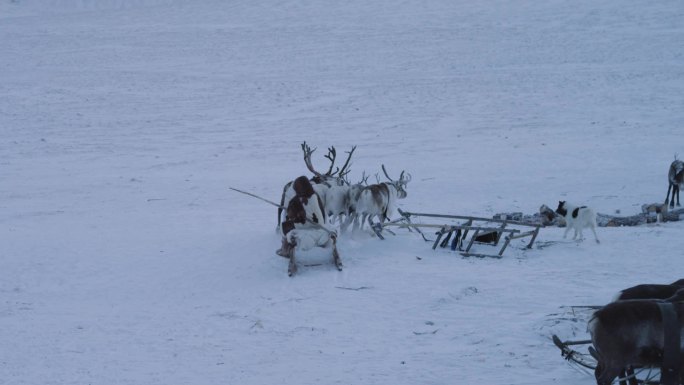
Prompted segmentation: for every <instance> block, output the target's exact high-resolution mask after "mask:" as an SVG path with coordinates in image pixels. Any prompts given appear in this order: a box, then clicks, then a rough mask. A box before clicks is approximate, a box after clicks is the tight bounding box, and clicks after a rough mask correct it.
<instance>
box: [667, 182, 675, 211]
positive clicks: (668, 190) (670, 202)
mask: <svg viewBox="0 0 684 385" xmlns="http://www.w3.org/2000/svg"><path fill="white" fill-rule="evenodd" d="M670 190H672V183H670V185H669V186H667V195H665V204H668V202H669V204H670V207H674V191H672V201H670Z"/></svg>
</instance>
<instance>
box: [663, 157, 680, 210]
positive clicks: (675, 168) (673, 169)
mask: <svg viewBox="0 0 684 385" xmlns="http://www.w3.org/2000/svg"><path fill="white" fill-rule="evenodd" d="M667 180H668V182H669V185H668V187H667V195H665V205H667V204H668V202H669V204H670V207H674V205H675V195H676V196H677V206H679V189H680V187H681V186H682V184H684V162H682V161H681V160H679V159H677V156H676V155H675V160H674V161H673V162H672V164H670V169H669V171H668V173H667ZM670 190H671V191H672V200H670Z"/></svg>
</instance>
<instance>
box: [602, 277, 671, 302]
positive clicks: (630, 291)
mask: <svg viewBox="0 0 684 385" xmlns="http://www.w3.org/2000/svg"><path fill="white" fill-rule="evenodd" d="M682 288H684V279H680V280H677V281H675V282H672V283H671V284H669V285H662V284H641V285H636V286H632V287H630V288H627V289H624V290H622V291H620V292H619V293H618V294H617V296H615V298H614V299H613V302H615V301H624V300H629V299H667V298H670V297H672V296H673V295H675V293H676V292H677V291H679V289H682Z"/></svg>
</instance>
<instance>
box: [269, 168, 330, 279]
mask: <svg viewBox="0 0 684 385" xmlns="http://www.w3.org/2000/svg"><path fill="white" fill-rule="evenodd" d="M292 188H293V190H294V191H295V196H294V197H293V198H292V199H290V201H289V202H288V205H287V216H286V220H285V221H284V222H283V224H282V230H283V239H282V246H281V247H280V249H279V250H277V251H276V254H278V255H280V256H282V257H285V258H289V259H290V263H289V265H288V269H287V273H288V275H289V276H293V275H294V274H295V273H296V272H297V263H296V258H295V249H297V250H301V251H306V250H310V249H312V248H314V247H327V246H328V245H332V256H333V263H334V264H335V266H336V267H337V269H338V270H342V261H341V260H340V255H339V253H338V251H337V234H336V233H335V232H334V231H330V230H329V229H328V228H327V227H326V223H325V212H324V211H323V204H322V202H321V199H320V197H319V196H318V194H317V193H316V192H315V191H314V189H313V186H312V185H311V182H310V181H309V180H308V179H307V178H306V177H305V176H300V177H299V178H297V179H295V180H294V181H293V183H292Z"/></svg>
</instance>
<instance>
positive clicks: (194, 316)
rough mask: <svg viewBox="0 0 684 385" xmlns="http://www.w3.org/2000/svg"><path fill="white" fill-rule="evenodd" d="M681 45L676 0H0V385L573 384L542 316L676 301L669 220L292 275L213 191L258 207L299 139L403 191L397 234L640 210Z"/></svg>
mask: <svg viewBox="0 0 684 385" xmlns="http://www.w3.org/2000/svg"><path fill="white" fill-rule="evenodd" d="M682 42H684V7H683V6H682V3H681V1H676V0H671V1H670V0H664V1H657V2H652V1H629V0H628V1H583V0H580V1H556V0H550V1H525V0H521V1H457V0H434V1H422V0H408V1H387V0H378V1H362V0H349V1H295V0H281V1H219V0H205V1H192V2H191V1H180V0H0V134H1V135H0V384H7V385H10V384H11V385H15V384H32V385H52V384H55V385H57V384H60V385H62V384H98V385H118V384H127V385H128V384H130V385H134V384H135V385H139V384H145V385H153V384H164V385H169V384H197V385H205V384H206V385H213V384H221V385H225V384H254V385H257V384H258V385H261V384H364V385H371V384H456V383H460V384H507V385H508V384H551V383H553V384H559V385H570V384H573V385H574V384H592V383H594V379H593V377H592V376H591V375H590V374H586V373H581V372H578V371H576V370H574V369H573V368H572V367H571V366H569V365H568V364H567V363H566V362H565V361H564V360H563V358H562V357H561V356H560V352H559V351H558V349H556V347H555V346H553V344H552V343H551V341H550V336H551V335H552V334H553V333H557V334H559V335H560V336H561V337H562V338H576V339H584V338H586V336H587V334H586V333H585V323H584V322H585V321H584V319H583V318H582V317H579V318H578V317H576V316H575V315H572V314H570V315H568V314H567V311H568V310H567V309H568V308H562V307H561V306H571V305H601V304H604V303H606V302H608V301H609V300H610V299H611V298H612V296H613V295H614V294H615V293H616V292H617V291H619V290H620V289H623V288H626V287H629V286H632V285H635V284H639V283H669V282H671V281H674V280H676V279H680V278H684V268H683V266H684V265H683V263H682V261H683V259H682V257H683V250H684V223H682V222H668V223H664V224H662V223H659V224H653V225H647V226H640V227H629V228H600V229H599V232H598V234H599V237H600V239H601V243H600V244H596V243H595V242H594V241H593V240H592V236H591V233H590V232H589V233H586V232H585V236H587V240H585V241H584V242H575V241H572V240H570V239H567V240H563V239H562V235H563V229H561V228H544V229H542V231H541V233H540V236H539V238H538V243H537V244H536V245H535V247H534V248H533V249H531V250H525V249H524V244H525V243H524V242H525V241H524V240H519V241H517V242H514V243H513V244H512V246H511V247H510V248H509V250H507V251H506V253H505V255H504V258H502V259H499V260H497V259H473V258H470V259H468V258H463V257H461V255H460V254H457V253H455V252H452V251H449V250H448V249H438V250H436V251H433V250H432V249H431V244H430V243H427V242H424V241H423V240H422V239H421V238H420V237H418V236H417V235H416V234H414V233H409V232H407V231H404V230H398V232H397V235H396V236H388V238H387V239H386V240H384V241H381V240H379V239H377V238H376V237H372V236H371V235H370V234H369V233H357V234H355V235H353V236H352V235H347V234H343V235H341V236H340V238H339V241H338V246H339V249H340V253H341V256H342V260H343V263H344V270H343V271H342V272H338V271H337V270H336V269H335V268H334V267H333V265H332V264H331V263H329V260H330V258H329V250H322V249H321V250H316V251H311V252H308V253H304V254H303V257H302V262H303V265H301V266H300V268H299V273H298V274H297V275H296V276H295V277H292V278H290V277H288V276H287V273H286V271H287V260H285V259H283V258H281V257H279V256H277V255H275V253H274V251H275V249H276V248H278V247H279V246H280V235H279V234H277V233H276V232H275V226H276V209H275V208H274V207H272V206H269V205H268V204H266V203H264V202H262V201H259V200H257V199H254V198H251V197H248V196H245V195H240V194H237V193H235V192H232V191H230V190H229V187H235V188H239V189H244V190H247V191H250V192H252V193H255V194H258V195H260V196H262V197H264V198H267V199H270V200H276V201H277V200H279V199H280V194H281V191H282V187H283V185H284V184H285V183H286V182H287V181H289V180H292V179H294V178H295V177H297V176H299V175H309V173H308V171H307V170H306V168H305V166H304V163H303V162H302V153H301V149H300V143H301V142H302V141H304V140H306V141H307V142H308V143H309V144H311V145H312V146H316V147H318V151H317V152H315V153H314V164H315V165H316V166H317V167H318V168H321V169H324V168H326V167H327V163H326V160H325V159H324V158H323V155H324V152H325V150H326V147H327V146H331V145H334V146H336V148H337V149H338V152H340V153H343V152H344V151H348V150H349V148H351V146H352V145H357V146H358V148H357V150H356V153H355V154H354V159H353V165H352V173H351V175H350V177H351V179H352V181H358V180H359V179H360V176H361V173H362V171H366V173H369V174H371V175H375V174H376V173H379V172H380V175H382V173H381V169H380V167H381V165H382V164H385V166H386V167H387V169H388V171H389V173H390V174H391V175H393V176H398V175H399V173H400V172H401V171H402V170H406V171H407V172H410V173H411V174H412V176H413V180H412V181H411V183H410V184H409V185H408V189H407V190H408V197H407V198H406V199H404V200H402V201H401V202H400V205H399V206H400V207H401V208H402V209H404V210H409V211H413V212H434V213H443V214H460V215H476V216H485V217H490V216H492V215H494V214H496V213H499V212H512V211H522V212H524V213H534V212H536V211H537V210H538V209H539V207H540V206H541V205H542V204H547V205H549V206H551V207H552V208H555V207H556V205H557V202H558V200H568V201H571V202H574V203H576V204H584V205H589V206H591V207H593V208H594V209H595V210H596V211H597V212H600V213H605V214H611V215H616V213H617V212H619V214H617V215H632V214H636V213H638V212H639V211H640V206H641V205H642V204H644V203H652V202H662V201H664V198H665V192H666V189H667V180H666V179H667V168H668V166H669V164H670V162H671V161H672V160H673V159H674V155H675V154H677V153H679V154H680V156H681V157H684V131H682V129H683V126H682V122H684V44H683V43H682ZM374 179H375V176H371V179H370V180H371V181H374ZM428 236H432V237H434V236H433V235H431V234H429V235H428ZM478 247H480V248H481V249H479V250H480V251H483V252H489V249H482V248H486V247H487V246H478ZM304 264H306V265H316V266H304Z"/></svg>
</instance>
